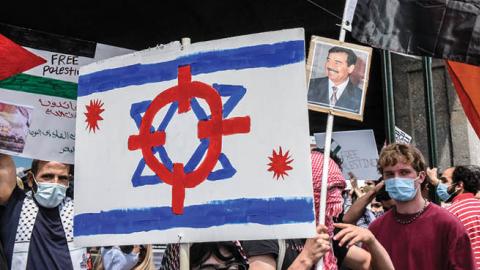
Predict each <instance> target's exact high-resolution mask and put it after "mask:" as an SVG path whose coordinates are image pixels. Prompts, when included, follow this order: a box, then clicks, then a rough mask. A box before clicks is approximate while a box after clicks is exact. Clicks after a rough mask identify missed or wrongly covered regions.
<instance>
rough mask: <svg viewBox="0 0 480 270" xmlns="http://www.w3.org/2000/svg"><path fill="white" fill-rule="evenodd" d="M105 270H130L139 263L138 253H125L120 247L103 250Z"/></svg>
mask: <svg viewBox="0 0 480 270" xmlns="http://www.w3.org/2000/svg"><path fill="white" fill-rule="evenodd" d="M102 260H103V267H104V268H105V270H130V269H132V268H133V267H135V265H136V264H137V263H138V253H133V252H130V253H128V254H125V253H123V252H122V251H121V250H120V249H119V248H118V247H116V246H114V247H112V248H108V249H107V248H103V249H102Z"/></svg>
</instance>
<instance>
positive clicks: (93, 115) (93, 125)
mask: <svg viewBox="0 0 480 270" xmlns="http://www.w3.org/2000/svg"><path fill="white" fill-rule="evenodd" d="M85 107H86V109H87V112H86V113H84V114H85V116H86V117H87V119H86V120H85V122H87V127H86V128H88V132H92V131H93V133H95V131H96V130H97V129H100V128H99V127H98V121H101V120H103V118H102V116H100V114H101V113H102V112H103V111H105V109H103V102H101V101H100V100H99V99H95V100H90V105H86V106H85Z"/></svg>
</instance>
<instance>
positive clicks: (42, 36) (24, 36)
mask: <svg viewBox="0 0 480 270" xmlns="http://www.w3.org/2000/svg"><path fill="white" fill-rule="evenodd" d="M0 33H1V34H2V35H4V36H6V37H7V38H9V39H11V40H12V41H14V42H15V43H17V44H18V45H20V46H25V47H29V48H32V49H39V50H44V51H50V52H58V53H63V54H70V55H76V56H84V57H89V58H94V57H95V49H96V47H97V44H96V43H95V42H92V41H86V40H81V39H76V38H71V37H65V36H61V35H56V34H50V33H46V32H41V31H36V30H32V29H28V28H23V27H18V26H13V25H9V24H3V23H0Z"/></svg>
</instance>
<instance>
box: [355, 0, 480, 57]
mask: <svg viewBox="0 0 480 270" xmlns="http://www.w3.org/2000/svg"><path fill="white" fill-rule="evenodd" d="M479 22H480V5H479V4H478V1H473V0H381V1H379V0H358V3H357V7H356V10H355V16H354V19H353V22H352V36H353V37H354V38H355V39H357V40H358V41H360V42H362V43H366V44H369V45H371V46H372V47H376V48H381V49H384V50H390V51H396V52H401V53H406V54H412V55H423V56H432V57H436V58H443V59H449V60H453V61H457V62H466V63H469V64H473V65H480V23H479Z"/></svg>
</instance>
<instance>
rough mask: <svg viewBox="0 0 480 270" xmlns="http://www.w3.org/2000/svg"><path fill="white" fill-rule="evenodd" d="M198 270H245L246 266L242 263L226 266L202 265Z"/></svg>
mask: <svg viewBox="0 0 480 270" xmlns="http://www.w3.org/2000/svg"><path fill="white" fill-rule="evenodd" d="M198 269H199V270H247V266H246V265H244V264H243V263H239V262H232V263H229V264H227V265H216V264H204V265H202V266H200V268H198Z"/></svg>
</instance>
